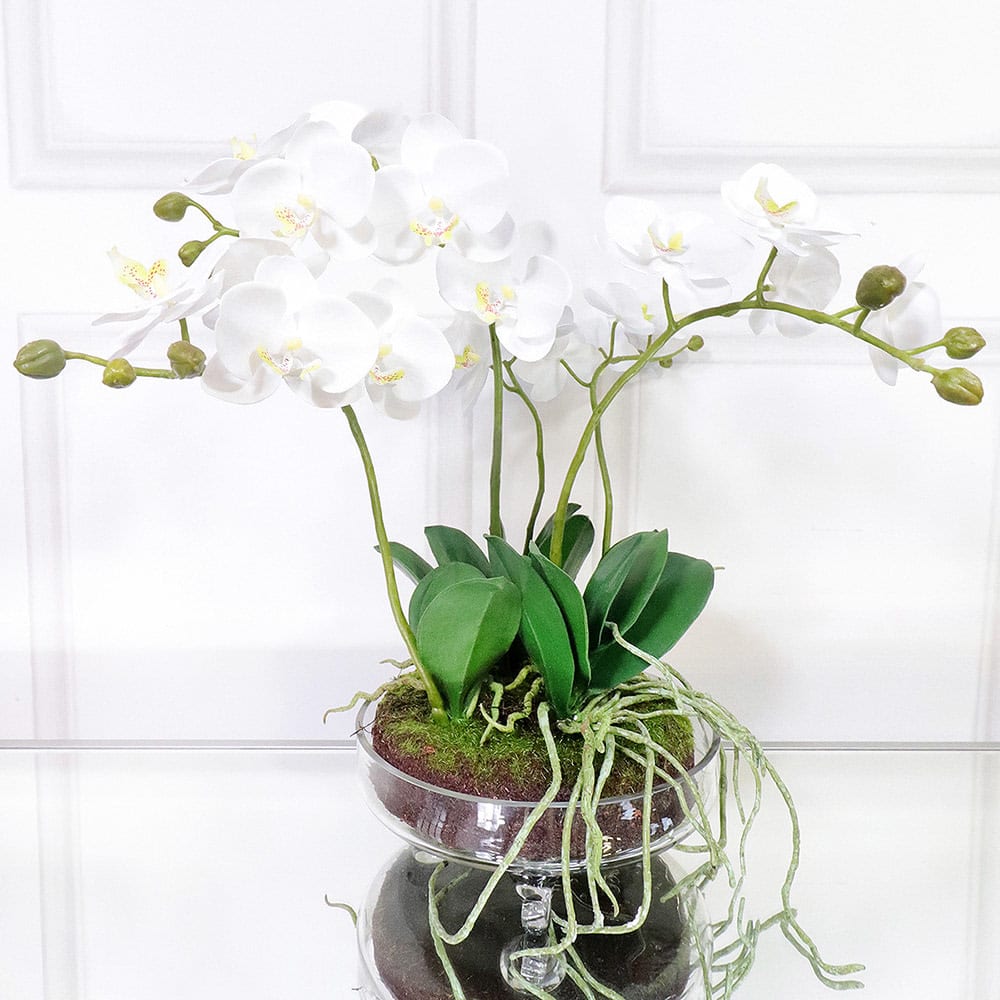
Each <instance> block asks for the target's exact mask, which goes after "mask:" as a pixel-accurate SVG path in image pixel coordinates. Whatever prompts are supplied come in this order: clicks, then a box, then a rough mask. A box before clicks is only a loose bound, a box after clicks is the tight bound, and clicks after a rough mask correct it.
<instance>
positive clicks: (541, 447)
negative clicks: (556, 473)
mask: <svg viewBox="0 0 1000 1000" xmlns="http://www.w3.org/2000/svg"><path fill="white" fill-rule="evenodd" d="M504 368H506V369H507V374H508V375H509V376H510V383H511V384H510V385H509V386H508V387H507V388H508V389H510V391H511V392H513V393H514V394H515V395H516V396H517V397H518V398H519V399H520V400H521V402H522V403H524V405H525V406H526V407H527V409H528V413H530V414H531V419H532V420H533V421H534V424H535V465H536V468H537V470H538V488H537V489H536V491H535V501H534V503H533V504H532V505H531V513H530V515H529V516H528V526H527V528H526V529H525V532H524V552H525V555H527V553H528V543H529V542H530V541H531V540H532V538H534V537H535V523H536V522H537V521H538V513H539V511H540V510H541V509H542V499H543V498H544V497H545V433H544V428H543V426H542V418H541V417H540V416H539V414H538V408H537V407H536V406H535V404H534V403H533V402H532V401H531V398H530V397H529V396H528V394H527V393H526V392H525V391H524V387H523V386H522V385H521V383H520V381H519V380H518V378H517V376H516V375H515V374H514V363H513V362H512V361H505V362H504Z"/></svg>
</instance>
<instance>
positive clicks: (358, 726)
mask: <svg viewBox="0 0 1000 1000" xmlns="http://www.w3.org/2000/svg"><path fill="white" fill-rule="evenodd" d="M377 704H378V699H374V700H372V699H366V700H365V701H363V702H362V703H361V707H360V708H359V709H358V714H357V716H356V717H355V733H354V735H355V738H356V739H357V744H358V747H359V749H360V750H361V751H362V752H363V753H364V754H365V756H366V757H367V758H368V759H369V760H371V761H373V762H376V763H377V764H378V766H379V767H381V768H382V769H383V770H384V771H386V772H388V773H389V774H390V775H392V776H393V777H395V778H396V779H398V780H401V781H404V782H406V784H408V785H412V786H413V787H415V788H419V789H422V790H423V791H425V792H429V793H433V794H435V795H441V796H444V797H446V798H449V799H453V800H454V801H456V802H474V803H480V802H490V803H493V804H495V805H498V806H500V807H506V808H510V809H534V808H535V807H537V806H538V801H539V800H530V799H495V798H490V797H489V796H484V795H473V794H470V793H469V792H458V791H455V790H454V789H451V788H444V787H443V786H441V785H434V784H432V783H431V782H429V781H424V780H423V779H421V778H415V777H413V775H411V774H407V773H406V772H405V771H402V770H400V769H399V768H398V767H396V766H395V765H393V764H390V763H389V762H388V761H387V760H386V759H385V758H384V757H382V756H381V755H380V754H379V753H378V752H377V751H376V750H375V747H374V746H373V745H372V741H371V737H370V736H369V734H368V728H369V726H371V724H372V722H374V713H373V714H372V717H371V718H366V714H367V713H368V712H369V710H373V709H374V707H375V705H377ZM685 718H688V719H690V720H691V723H692V725H694V726H696V727H699V728H700V729H701V732H702V735H704V736H708V735H711V739H710V740H709V743H708V747H707V749H706V750H705V752H704V754H702V757H701V759H700V760H696V761H695V762H694V763H693V764H692V765H691V766H690V767H689V768H688V769H687V770H686V771H685V772H684V774H685V775H687V776H688V777H692V778H693V777H696V776H697V775H699V774H700V773H701V772H702V771H704V770H705V769H706V768H707V767H708V766H709V765H710V764H711V763H712V761H713V760H715V758H716V757H717V756H718V753H719V750H720V748H721V747H722V737H721V735H720V734H719V733H718V731H717V730H715V729H713V728H712V727H711V726H710V725H709V724H708V723H707V722H706V721H705V720H704V719H702V718H701V717H700V716H697V715H688V716H685ZM697 739H698V734H697V733H695V747H697ZM678 780H681V779H678ZM666 790H671V791H672V790H673V785H671V784H670V782H667V781H663V782H659V783H658V784H654V785H653V795H654V796H655V795H657V794H658V793H659V792H661V791H666ZM643 794H644V793H643V792H641V791H639V792H633V793H631V794H629V795H611V796H608V797H607V798H602V799H600V800H599V802H598V805H599V806H606V805H620V804H624V803H627V802H635V801H636V800H641V799H642V797H643ZM569 805H570V803H569V802H568V801H566V800H561V801H554V802H550V803H549V805H548V808H549V809H567V808H569Z"/></svg>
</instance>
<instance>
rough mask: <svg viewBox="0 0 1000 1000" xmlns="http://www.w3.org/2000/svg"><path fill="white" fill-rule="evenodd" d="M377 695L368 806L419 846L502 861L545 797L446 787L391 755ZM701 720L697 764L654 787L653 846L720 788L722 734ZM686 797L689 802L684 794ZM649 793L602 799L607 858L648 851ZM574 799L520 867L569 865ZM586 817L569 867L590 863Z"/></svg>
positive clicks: (544, 828)
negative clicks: (697, 800) (378, 734)
mask: <svg viewBox="0 0 1000 1000" xmlns="http://www.w3.org/2000/svg"><path fill="white" fill-rule="evenodd" d="M374 717H375V703H373V702H365V703H364V704H363V705H362V707H361V710H360V711H359V712H358V717H357V740H358V750H359V757H360V770H361V783H362V788H363V790H364V795H365V799H366V801H367V803H368V806H369V807H370V808H371V810H372V811H373V812H374V813H375V815H376V816H378V818H379V819H380V820H381V821H382V822H383V823H384V824H385V825H386V826H387V827H389V829H390V830H392V831H393V832H394V833H396V834H398V835H399V836H400V837H402V838H403V839H404V840H406V841H407V842H408V843H410V844H412V845H413V846H414V847H417V848H421V849H423V850H426V851H429V852H431V853H432V854H435V855H438V856H439V857H443V858H448V859H450V860H453V861H458V862H460V863H462V864H464V865H469V866H474V867H475V866H479V867H495V866H497V865H498V864H500V862H501V861H502V860H503V859H504V857H505V856H506V854H507V852H508V851H509V850H510V848H511V846H512V844H513V842H514V840H515V838H516V837H517V836H518V834H519V832H520V831H521V829H522V827H523V826H524V824H525V821H526V820H527V819H528V817H529V816H530V815H531V814H532V813H533V812H534V811H535V809H536V808H537V806H538V803H537V802H522V801H516V800H508V799H491V798H483V797H481V796H477V795H468V794H466V793H463V792H456V791H452V790H451V789H447V788H440V787H438V786H436V785H432V784H428V783H427V782H426V781H421V780H420V779H418V778H414V777H412V776H410V775H408V774H406V773H404V772H403V771H400V770H399V769H398V768H396V767H394V766H393V765H391V764H389V763H387V762H386V761H385V760H384V759H383V758H382V757H380V756H379V754H378V753H377V752H376V750H375V748H374V747H373V746H372V741H371V738H370V736H369V729H370V727H371V724H372V722H373V720H374ZM691 723H692V726H693V728H694V764H693V765H692V766H691V767H690V768H689V769H688V771H687V772H686V773H685V775H684V776H683V777H681V778H679V779H678V781H679V783H680V785H681V787H680V788H676V789H675V788H674V787H673V786H672V785H671V784H669V783H668V782H664V783H662V784H657V785H655V786H654V788H653V797H652V810H651V814H650V847H651V850H652V851H653V852H658V851H662V850H665V849H667V848H669V847H671V846H673V845H674V844H677V843H679V842H680V841H681V840H683V839H684V838H685V837H686V836H687V835H688V834H689V833H690V832H691V822H690V820H688V819H687V817H686V816H685V807H687V808H688V809H690V808H691V806H692V804H693V802H694V789H695V788H697V789H698V791H699V793H700V794H701V797H702V799H703V801H704V802H705V804H706V807H710V806H711V803H712V801H713V798H714V796H713V793H714V792H715V791H716V790H717V785H718V781H717V757H718V752H719V746H720V739H719V735H718V734H717V733H716V732H715V731H714V730H713V729H711V727H709V726H708V725H707V724H705V723H704V722H703V721H702V720H701V719H698V718H696V717H692V718H691ZM682 795H683V798H684V799H685V800H686V801H685V802H684V804H682V802H681V796H682ZM642 800H643V796H642V793H641V792H640V793H638V794H635V795H619V796H614V797H609V798H604V799H601V800H600V802H599V803H598V806H597V820H598V823H599V824H600V827H601V832H602V842H601V864H602V866H605V865H613V864H617V863H622V862H627V861H631V860H633V859H635V858H637V857H640V856H641V854H642V834H643V831H642V824H643V810H642ZM568 805H569V804H568V803H567V802H552V803H551V804H550V805H549V806H548V808H547V809H546V810H545V812H544V814H543V815H542V816H541V818H540V819H539V820H538V822H537V823H536V825H535V826H534V827H533V828H532V830H531V832H530V833H529V834H528V836H527V838H526V839H525V840H524V843H523V844H522V847H521V850H520V852H519V853H518V858H517V860H516V861H515V862H514V864H513V865H512V866H511V870H512V871H515V872H516V871H518V870H519V869H522V870H530V871H532V872H536V873H540V874H545V873H557V872H559V871H561V870H562V868H563V861H562V852H561V845H562V838H563V821H564V819H565V817H566V810H567V808H568ZM585 841H586V831H585V827H584V822H583V819H582V818H581V817H580V816H579V815H577V816H575V817H574V819H573V826H572V831H571V838H570V856H569V867H570V869H571V870H579V869H582V868H584V867H585V866H586V857H585V846H586V844H585Z"/></svg>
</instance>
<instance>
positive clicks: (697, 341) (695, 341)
mask: <svg viewBox="0 0 1000 1000" xmlns="http://www.w3.org/2000/svg"><path fill="white" fill-rule="evenodd" d="M704 346H705V338H704V337H703V336H702V335H701V334H700V333H696V334H695V335H694V336H693V337H692V338H691V339H690V340H689V341H688V343H687V348H688V350H689V351H700V350H701V349H702V348H703V347H704Z"/></svg>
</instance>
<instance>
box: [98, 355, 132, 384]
mask: <svg viewBox="0 0 1000 1000" xmlns="http://www.w3.org/2000/svg"><path fill="white" fill-rule="evenodd" d="M135 378H136V375H135V369H134V368H133V367H132V365H131V364H129V362H128V361H126V360H125V359H124V358H113V359H112V360H111V361H109V362H108V363H107V364H106V365H105V366H104V379H103V382H104V384H105V385H108V386H111V388H112V389H124V388H125V387H126V386H129V385H131V384H132V383H133V382H134V381H135Z"/></svg>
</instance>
